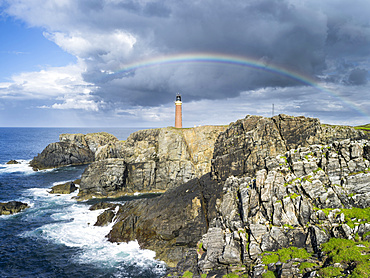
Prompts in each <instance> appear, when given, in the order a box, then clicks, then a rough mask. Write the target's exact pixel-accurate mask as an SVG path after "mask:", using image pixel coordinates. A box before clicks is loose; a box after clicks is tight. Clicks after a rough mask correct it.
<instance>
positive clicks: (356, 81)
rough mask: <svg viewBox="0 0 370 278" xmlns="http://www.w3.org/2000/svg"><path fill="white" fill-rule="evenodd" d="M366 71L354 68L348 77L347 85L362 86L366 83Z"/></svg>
mask: <svg viewBox="0 0 370 278" xmlns="http://www.w3.org/2000/svg"><path fill="white" fill-rule="evenodd" d="M368 75H369V74H368V71H367V70H365V69H359V68H356V69H354V70H352V71H351V73H350V74H349V77H348V83H349V84H351V85H364V84H366V83H367V77H368Z"/></svg>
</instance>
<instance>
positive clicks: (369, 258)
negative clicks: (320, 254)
mask: <svg viewBox="0 0 370 278" xmlns="http://www.w3.org/2000/svg"><path fill="white" fill-rule="evenodd" d="M369 247H370V242H367V241H360V242H355V241H352V240H349V239H342V238H331V239H330V240H329V241H328V242H326V243H323V244H322V251H324V252H325V253H326V254H327V255H328V257H329V258H330V260H331V261H332V262H333V263H346V264H350V263H352V264H355V268H354V269H353V271H352V274H351V275H350V276H349V277H351V278H357V277H370V252H369ZM341 271H342V270H341V269H340V268H334V267H330V266H329V267H326V268H323V269H321V270H320V272H322V275H323V276H324V277H335V276H339V275H340V274H341ZM338 272H339V273H338ZM330 275H332V276H330Z"/></svg>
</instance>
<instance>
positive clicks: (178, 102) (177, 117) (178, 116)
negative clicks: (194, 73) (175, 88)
mask: <svg viewBox="0 0 370 278" xmlns="http://www.w3.org/2000/svg"><path fill="white" fill-rule="evenodd" d="M175 106H176V111H175V127H176V128H182V108H181V106H182V102H181V95H180V94H177V95H176V101H175Z"/></svg>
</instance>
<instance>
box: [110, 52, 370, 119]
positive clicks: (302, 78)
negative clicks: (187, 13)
mask: <svg viewBox="0 0 370 278" xmlns="http://www.w3.org/2000/svg"><path fill="white" fill-rule="evenodd" d="M181 63H209V64H225V65H234V66H240V67H248V68H252V69H257V70H262V71H265V72H270V73H273V74H276V75H279V76H283V77H287V78H289V79H291V80H295V81H297V82H298V83H300V84H302V85H305V86H309V87H313V88H315V89H317V90H319V91H321V92H323V93H325V94H327V95H330V96H332V97H334V98H336V99H338V100H340V101H341V102H342V103H344V104H345V105H346V106H347V107H349V108H351V109H353V110H355V111H357V112H358V113H360V114H361V115H362V116H364V117H366V118H367V119H368V120H370V114H369V113H368V112H367V111H365V110H364V109H362V108H360V107H359V106H358V105H357V104H356V103H354V102H352V101H350V100H348V99H345V98H343V97H342V96H341V95H340V94H339V93H337V92H335V91H333V90H329V89H327V88H325V87H324V85H321V84H320V83H318V82H317V81H316V80H314V79H313V78H311V77H309V76H306V75H303V74H300V73H297V72H294V71H292V70H289V69H287V68H284V67H281V66H276V65H273V64H270V63H265V62H263V61H261V60H256V59H253V58H249V57H245V56H236V55H229V54H219V53H182V54H175V55H164V56H157V57H153V58H149V59H144V60H142V61H138V62H133V63H130V64H127V65H126V66H125V67H123V68H122V69H120V70H118V71H116V72H114V73H113V74H114V75H118V74H122V73H130V72H134V71H136V70H139V69H144V68H151V67H154V66H160V65H171V64H181Z"/></svg>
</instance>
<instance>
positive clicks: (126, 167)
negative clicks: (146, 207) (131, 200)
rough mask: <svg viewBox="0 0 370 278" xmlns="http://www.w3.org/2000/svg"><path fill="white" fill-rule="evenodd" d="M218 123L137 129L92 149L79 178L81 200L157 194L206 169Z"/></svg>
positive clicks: (217, 131)
mask: <svg viewBox="0 0 370 278" xmlns="http://www.w3.org/2000/svg"><path fill="white" fill-rule="evenodd" d="M225 129H226V127H224V126H201V127H195V128H188V129H176V128H171V127H168V128H158V129H146V130H141V131H137V132H135V133H133V134H131V135H130V136H129V137H128V138H127V140H126V141H125V142H118V141H117V142H110V143H109V144H106V145H104V146H102V147H100V148H98V149H97V151H96V153H95V160H96V161H95V162H94V163H92V164H91V165H89V166H88V168H87V169H86V171H85V172H84V173H83V175H82V178H81V185H80V192H79V196H80V198H81V199H86V198H91V197H92V196H95V197H106V196H119V195H124V194H132V193H135V192H163V191H166V190H167V189H169V188H174V187H177V186H179V185H181V184H183V183H185V182H187V181H189V180H191V179H194V178H196V177H200V176H202V175H203V174H205V173H208V172H209V171H210V169H211V158H212V155H213V147H214V143H215V141H216V139H217V137H218V135H219V133H220V132H222V131H224V130H225Z"/></svg>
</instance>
